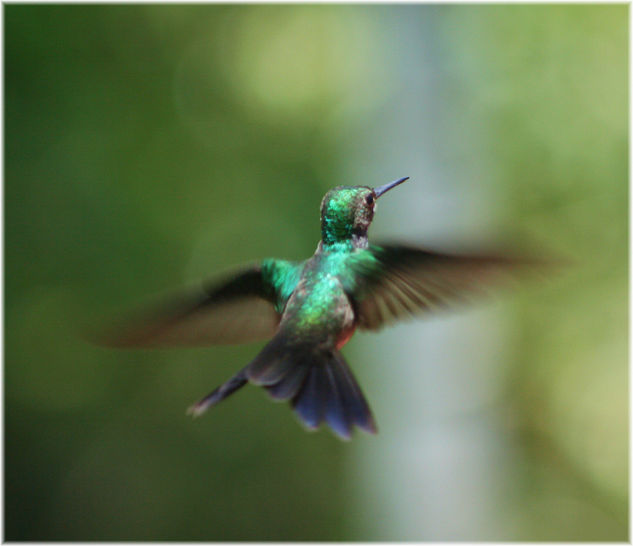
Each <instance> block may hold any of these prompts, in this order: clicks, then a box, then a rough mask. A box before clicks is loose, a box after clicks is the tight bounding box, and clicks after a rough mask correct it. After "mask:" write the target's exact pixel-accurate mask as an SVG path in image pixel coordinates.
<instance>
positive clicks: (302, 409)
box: [292, 365, 329, 428]
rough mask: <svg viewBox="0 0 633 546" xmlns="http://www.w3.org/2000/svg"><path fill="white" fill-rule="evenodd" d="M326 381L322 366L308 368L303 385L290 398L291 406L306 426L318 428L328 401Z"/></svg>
mask: <svg viewBox="0 0 633 546" xmlns="http://www.w3.org/2000/svg"><path fill="white" fill-rule="evenodd" d="M328 387H329V385H328V382H327V377H326V375H325V372H324V368H323V366H319V365H315V366H312V368H310V373H309V374H308V377H307V379H306V380H305V383H304V384H303V387H302V388H301V390H300V391H299V393H298V394H297V395H296V396H295V397H294V398H293V399H292V407H293V408H294V410H295V411H296V412H297V415H298V416H299V418H300V419H301V420H302V421H303V422H304V423H305V425H306V426H307V427H308V428H318V426H319V425H320V424H321V421H322V420H323V416H324V413H325V409H326V406H327V403H328Z"/></svg>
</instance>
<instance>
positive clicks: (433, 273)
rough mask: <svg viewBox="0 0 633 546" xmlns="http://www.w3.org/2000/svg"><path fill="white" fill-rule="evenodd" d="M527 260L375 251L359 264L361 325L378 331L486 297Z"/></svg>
mask: <svg viewBox="0 0 633 546" xmlns="http://www.w3.org/2000/svg"><path fill="white" fill-rule="evenodd" d="M522 263H527V262H526V261H525V260H521V259H518V258H512V257H509V256H505V257H504V256H491V255H490V256H487V255H457V254H455V255H452V254H442V253H437V252H433V251H430V250H424V249H420V248H414V247H408V246H401V245H384V246H375V245H371V246H370V247H369V248H368V249H367V250H364V251H361V253H360V254H359V256H358V258H357V259H356V260H355V264H354V269H355V277H354V284H353V289H352V290H351V294H350V295H351V297H352V300H353V302H354V306H355V311H356V313H357V320H358V325H359V327H361V328H364V329H367V330H378V329H380V328H382V327H383V326H385V325H386V324H389V323H390V322H393V321H395V320H398V319H401V318H405V317H406V316H408V315H414V314H420V313H423V312H429V311H434V310H436V309H441V308H443V307H447V306H451V305H454V304H456V303H460V302H463V301H469V300H470V299H471V298H472V296H473V295H476V294H477V293H481V292H485V291H486V289H487V288H490V286H491V284H493V283H494V281H495V280H497V279H499V278H500V277H504V276H506V277H507V276H508V273H510V272H511V271H513V270H516V269H517V266H519V265H521V264H522Z"/></svg>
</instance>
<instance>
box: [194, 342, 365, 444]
mask: <svg viewBox="0 0 633 546" xmlns="http://www.w3.org/2000/svg"><path fill="white" fill-rule="evenodd" d="M247 382H250V383H253V384H254V385H259V386H262V387H265V388H266V390H267V391H268V393H269V394H270V396H271V397H272V398H274V399H276V400H290V402H291V405H292V408H293V409H294V411H295V413H296V414H297V416H298V417H299V419H300V420H301V421H302V422H303V423H304V424H305V425H306V426H307V427H308V428H310V429H316V428H318V427H319V425H320V424H321V423H322V422H323V421H325V422H326V423H327V424H328V426H329V427H330V428H331V429H332V430H333V431H334V433H335V434H336V435H337V436H339V437H340V438H342V439H345V440H349V439H350V437H351V433H352V430H353V429H354V426H357V427H359V428H361V429H363V430H365V431H366V432H370V433H372V434H375V433H376V425H375V423H374V418H373V416H372V414H371V410H370V409H369V405H368V404H367V401H366V400H365V397H364V396H363V393H362V391H361V390H360V387H359V386H358V383H357V382H356V379H354V376H353V375H352V372H351V370H350V369H349V367H348V366H347V364H346V362H345V360H344V359H343V356H342V355H341V353H339V352H338V351H335V350H334V349H325V348H316V347H315V346H314V345H305V344H301V345H299V344H296V343H288V342H287V339H284V338H283V337H281V336H276V337H275V338H273V339H272V340H271V341H270V342H269V343H268V345H266V347H264V349H262V351H261V352H260V353H259V354H258V355H257V356H256V357H255V359H254V360H253V361H252V362H251V363H250V364H249V365H248V366H246V368H244V369H243V370H241V371H240V372H238V373H237V374H236V375H235V376H233V377H232V378H231V379H229V380H228V381H227V382H226V383H224V384H223V385H221V386H220V387H218V388H217V389H215V390H214V391H213V392H212V393H210V394H209V395H207V396H205V397H204V398H203V399H202V400H200V402H198V403H197V404H195V405H194V406H192V407H191V408H190V410H189V412H190V413H192V414H193V415H194V416H197V415H200V414H201V413H203V412H204V411H206V410H207V409H208V408H210V407H212V406H214V405H215V404H217V403H219V402H220V401H222V400H224V399H225V398H226V397H227V396H229V395H231V394H233V393H234V392H235V391H236V390H238V389H239V388H241V387H242V386H243V385H245V384H246V383H247Z"/></svg>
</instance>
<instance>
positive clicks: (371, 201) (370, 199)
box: [365, 193, 374, 205]
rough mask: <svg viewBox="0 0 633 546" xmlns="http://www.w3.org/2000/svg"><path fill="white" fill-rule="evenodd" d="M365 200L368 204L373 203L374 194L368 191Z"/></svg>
mask: <svg viewBox="0 0 633 546" xmlns="http://www.w3.org/2000/svg"><path fill="white" fill-rule="evenodd" d="M365 202H366V203H367V204H368V205H373V204H374V194H373V193H370V194H369V195H368V196H367V197H366V198H365Z"/></svg>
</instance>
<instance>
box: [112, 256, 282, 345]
mask: <svg viewBox="0 0 633 546" xmlns="http://www.w3.org/2000/svg"><path fill="white" fill-rule="evenodd" d="M273 301H274V289H273V288H272V287H271V286H269V285H268V283H267V282H265V280H264V279H263V276H262V272H261V268H260V267H259V266H254V267H252V268H250V269H247V270H244V271H242V272H241V273H238V274H236V275H234V276H233V277H231V278H229V279H227V280H225V281H224V282H221V283H219V284H216V285H214V286H211V287H209V288H207V289H205V290H203V291H202V292H201V293H200V294H189V295H183V296H181V297H180V298H176V299H175V301H172V302H171V303H168V304H167V305H162V306H159V307H156V308H154V309H150V310H146V311H145V312H142V313H139V314H138V315H137V316H136V317H135V318H131V319H126V320H124V321H123V322H122V323H121V324H119V325H116V326H115V327H114V328H112V329H110V331H109V332H108V333H106V335H105V336H104V337H102V339H100V341H101V342H102V343H104V344H106V345H110V346H115V347H158V346H164V347H166V346H173V345H189V346H200V345H213V344H231V343H245V342H249V341H256V340H260V339H265V338H267V337H270V336H272V335H273V334H274V333H275V331H276V329H277V325H278V324H279V318H280V317H279V314H278V313H277V312H276V311H275V309H274V307H273Z"/></svg>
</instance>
